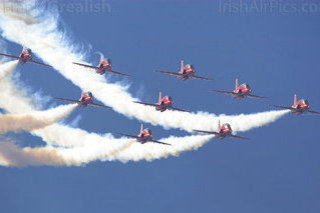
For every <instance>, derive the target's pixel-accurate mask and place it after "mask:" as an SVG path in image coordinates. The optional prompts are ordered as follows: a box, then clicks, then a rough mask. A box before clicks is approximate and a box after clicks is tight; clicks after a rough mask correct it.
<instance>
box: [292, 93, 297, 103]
mask: <svg viewBox="0 0 320 213" xmlns="http://www.w3.org/2000/svg"><path fill="white" fill-rule="evenodd" d="M293 101H294V104H297V95H296V94H295V95H294V100H293Z"/></svg>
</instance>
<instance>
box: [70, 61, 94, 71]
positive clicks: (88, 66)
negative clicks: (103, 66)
mask: <svg viewBox="0 0 320 213" xmlns="http://www.w3.org/2000/svg"><path fill="white" fill-rule="evenodd" d="M72 63H73V64H76V65H79V66H83V67H87V68H91V69H95V70H98V69H99V67H95V66H90V65H87V64H80V63H76V62H72Z"/></svg>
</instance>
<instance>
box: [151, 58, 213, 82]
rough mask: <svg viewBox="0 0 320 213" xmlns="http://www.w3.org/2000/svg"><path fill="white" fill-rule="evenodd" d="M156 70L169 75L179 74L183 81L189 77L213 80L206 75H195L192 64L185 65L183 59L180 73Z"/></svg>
mask: <svg viewBox="0 0 320 213" xmlns="http://www.w3.org/2000/svg"><path fill="white" fill-rule="evenodd" d="M155 72H160V73H163V74H167V75H174V76H178V79H181V80H183V81H185V80H187V79H189V78H195V79H201V80H212V79H210V78H205V77H200V76H196V75H195V72H196V71H195V69H194V67H193V66H192V64H187V65H185V66H184V65H183V60H182V61H181V68H180V71H179V72H178V73H176V72H167V71H161V70H156V71H155Z"/></svg>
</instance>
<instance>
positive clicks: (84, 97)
mask: <svg viewBox="0 0 320 213" xmlns="http://www.w3.org/2000/svg"><path fill="white" fill-rule="evenodd" d="M55 99H58V100H62V101H68V102H72V103H78V105H79V106H80V107H86V106H88V105H90V106H96V107H103V108H110V107H108V106H105V105H102V104H95V103H93V95H92V93H91V92H85V93H83V92H82V93H81V98H80V99H79V100H78V101H77V100H71V99H66V98H55Z"/></svg>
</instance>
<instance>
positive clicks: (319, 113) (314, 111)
mask: <svg viewBox="0 0 320 213" xmlns="http://www.w3.org/2000/svg"><path fill="white" fill-rule="evenodd" d="M307 112H310V113H314V114H320V112H315V111H311V110H308V111H307Z"/></svg>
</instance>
